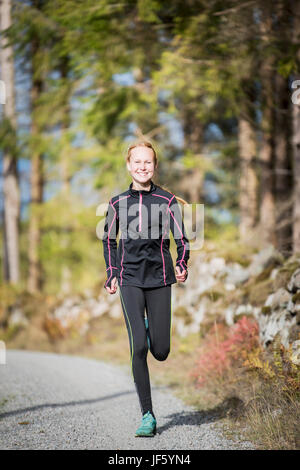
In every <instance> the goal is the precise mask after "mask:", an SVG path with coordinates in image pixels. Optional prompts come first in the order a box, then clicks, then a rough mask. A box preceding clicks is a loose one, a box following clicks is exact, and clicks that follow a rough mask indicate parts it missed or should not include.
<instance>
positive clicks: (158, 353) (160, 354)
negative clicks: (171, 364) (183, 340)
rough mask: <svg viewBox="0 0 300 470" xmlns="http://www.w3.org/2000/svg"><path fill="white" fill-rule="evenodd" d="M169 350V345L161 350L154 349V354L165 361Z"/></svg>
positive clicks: (156, 357)
mask: <svg viewBox="0 0 300 470" xmlns="http://www.w3.org/2000/svg"><path fill="white" fill-rule="evenodd" d="M169 352H170V348H169V347H168V348H164V349H160V350H154V351H153V352H152V354H153V356H154V357H155V359H157V360H158V361H165V360H166V359H167V357H168V355H169Z"/></svg>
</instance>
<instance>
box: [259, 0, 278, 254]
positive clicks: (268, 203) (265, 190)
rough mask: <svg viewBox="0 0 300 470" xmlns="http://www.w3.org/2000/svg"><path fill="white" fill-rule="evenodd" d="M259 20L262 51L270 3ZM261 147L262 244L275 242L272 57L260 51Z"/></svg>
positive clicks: (266, 41) (269, 30)
mask: <svg viewBox="0 0 300 470" xmlns="http://www.w3.org/2000/svg"><path fill="white" fill-rule="evenodd" d="M262 10H263V11H262V21H261V23H260V29H261V38H262V43H263V47H264V49H263V52H264V51H265V50H266V48H267V47H269V44H270V41H271V35H272V29H273V24H272V3H271V2H264V3H263V5H262ZM260 69H261V85H262V92H261V112H262V121H261V147H260V152H259V160H260V168H261V171H260V205H259V221H260V222H259V225H260V227H261V230H260V233H261V237H262V239H263V241H264V242H265V243H272V244H273V245H275V244H276V233H275V224H276V217H275V171H274V160H275V155H274V124H275V123H274V120H275V118H274V113H275V101H274V100H275V88H274V86H275V82H274V58H273V56H271V55H270V54H268V55H267V56H266V57H265V55H264V54H263V60H262V63H261V67H260Z"/></svg>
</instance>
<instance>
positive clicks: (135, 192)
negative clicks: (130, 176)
mask: <svg viewBox="0 0 300 470" xmlns="http://www.w3.org/2000/svg"><path fill="white" fill-rule="evenodd" d="M132 185H133V183H130V185H129V193H130V194H131V195H132V196H134V197H139V195H140V194H143V195H145V196H148V195H149V194H151V193H153V192H154V191H155V190H156V184H155V183H153V181H152V180H151V186H150V190H149V191H146V190H145V189H140V190H137V189H133V188H132Z"/></svg>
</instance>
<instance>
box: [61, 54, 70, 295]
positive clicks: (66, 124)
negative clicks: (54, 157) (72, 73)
mask: <svg viewBox="0 0 300 470" xmlns="http://www.w3.org/2000/svg"><path fill="white" fill-rule="evenodd" d="M68 72H69V61H68V57H64V58H63V60H62V64H61V76H62V78H63V79H64V80H65V81H66V80H68ZM69 100H70V96H69V93H66V95H65V102H64V104H63V118H62V123H61V131H62V139H64V143H65V145H63V150H62V153H61V160H60V166H61V177H62V194H63V197H64V198H65V199H66V201H68V202H70V190H71V186H70V181H71V175H70V161H69V158H70V157H69V153H68V151H67V149H68V142H67V139H66V138H65V136H66V134H67V132H68V130H69V128H70V122H71V119H70V113H71V110H70V103H69ZM64 228H65V230H62V232H61V237H62V238H61V246H62V249H63V250H67V248H68V246H69V233H70V232H69V230H68V227H64ZM71 280H72V273H71V269H70V267H69V266H68V265H67V264H66V262H65V263H64V264H63V265H62V268H61V286H60V290H61V293H62V294H64V295H68V294H70V292H71V288H72V283H71Z"/></svg>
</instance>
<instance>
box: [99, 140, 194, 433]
mask: <svg viewBox="0 0 300 470" xmlns="http://www.w3.org/2000/svg"><path fill="white" fill-rule="evenodd" d="M157 166H158V162H157V155H156V152H155V150H154V148H153V147H152V145H151V143H149V142H144V141H142V142H138V143H137V144H134V145H131V146H130V147H129V149H128V152H127V169H128V171H129V173H130V174H131V177H132V182H131V183H130V186H129V188H128V189H127V191H125V192H123V193H121V194H119V195H117V196H114V197H112V198H111V200H110V201H109V205H108V210H107V212H106V218H105V225H104V235H103V238H102V242H103V254H104V259H105V263H106V268H107V269H106V272H107V280H106V282H105V285H104V288H105V289H106V290H107V292H109V293H110V294H114V293H115V292H116V290H117V282H118V285H119V291H120V299H121V305H122V310H123V314H124V318H125V323H126V327H127V331H128V336H129V344H130V353H131V371H132V375H133V380H134V384H135V387H136V391H137V395H138V397H139V402H140V408H141V412H142V424H141V426H140V427H139V428H138V429H137V431H136V436H153V435H154V434H155V433H156V424H157V423H156V418H155V415H154V412H153V409H152V400H151V389H150V379H149V371H148V365H147V354H148V349H150V351H151V353H152V354H153V356H154V357H155V358H156V359H157V360H159V361H164V360H165V359H166V358H167V356H168V354H169V352H170V346H171V345H170V343H171V285H172V284H174V283H176V282H185V280H186V278H187V276H188V268H187V262H188V259H189V256H190V249H189V248H190V247H189V240H188V238H187V236H186V233H185V229H184V224H183V221H182V217H181V211H180V208H179V205H178V202H177V199H176V197H175V195H174V194H172V193H170V192H169V191H167V190H166V189H163V188H162V187H160V186H158V185H156V184H155V183H154V182H153V181H152V177H153V174H154V172H155V170H156V169H157ZM178 199H180V198H178ZM180 200H181V201H182V202H184V203H186V202H185V201H184V200H182V199H180ZM119 229H120V231H121V236H120V239H119V244H118V246H117V241H116V238H117V234H118V232H119ZM170 229H171V231H172V234H173V237H174V240H175V242H176V245H177V260H176V267H175V269H176V273H175V272H174V267H173V261H172V257H171V254H170V251H169V246H170V239H169V232H170ZM145 310H146V313H147V316H145Z"/></svg>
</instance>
